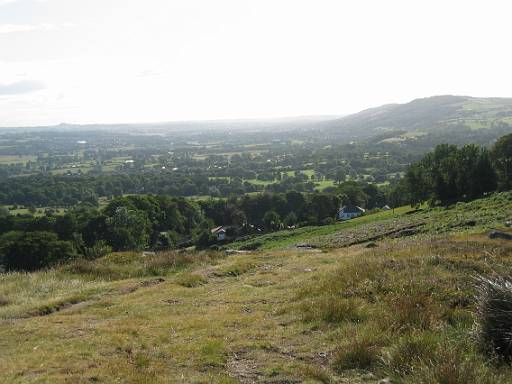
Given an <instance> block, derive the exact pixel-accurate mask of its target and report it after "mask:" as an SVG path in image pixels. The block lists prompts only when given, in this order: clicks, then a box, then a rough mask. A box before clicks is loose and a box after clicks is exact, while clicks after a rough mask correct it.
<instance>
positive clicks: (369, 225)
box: [229, 193, 512, 250]
mask: <svg viewBox="0 0 512 384" xmlns="http://www.w3.org/2000/svg"><path fill="white" fill-rule="evenodd" d="M509 218H512V193H500V194H496V195H493V196H491V197H488V198H484V199H479V200H475V201H472V202H470V203H458V204H456V205H454V206H451V207H448V208H434V209H428V208H427V207H426V206H424V207H422V210H419V211H413V210H412V209H411V208H410V207H401V208H397V209H395V210H394V211H383V212H379V213H375V214H371V215H366V216H361V217H358V218H355V219H352V220H349V221H346V222H341V223H336V224H332V225H326V226H322V227H304V228H299V229H295V230H284V231H279V232H274V233H270V234H266V235H263V236H259V237H255V238H252V239H249V240H245V241H240V242H236V243H232V244H230V245H229V247H231V248H234V249H260V250H270V249H282V248H288V247H291V246H294V245H296V244H300V243H307V244H310V245H313V246H317V247H320V248H332V247H340V246H346V245H350V244H352V243H353V242H354V240H364V239H366V238H368V239H370V238H372V237H374V236H376V235H379V233H381V232H382V233H385V232H386V231H387V230H389V231H392V230H394V229H396V228H400V227H407V226H408V225H414V224H418V223H424V225H422V226H421V227H419V228H418V229H419V231H420V232H424V233H436V234H440V233H449V232H453V231H456V232H460V231H469V232H478V231H482V230H487V229H490V228H493V227H495V226H500V225H502V224H503V222H504V221H505V220H506V219H509ZM470 221H475V223H474V225H473V223H471V225H470V224H469V222H470Z"/></svg>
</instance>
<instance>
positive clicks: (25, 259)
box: [0, 231, 75, 271]
mask: <svg viewBox="0 0 512 384" xmlns="http://www.w3.org/2000/svg"><path fill="white" fill-rule="evenodd" d="M74 256H75V252H74V250H73V246H72V245H71V243H70V242H68V241H61V240H59V239H58V237H57V235H56V234H55V233H50V232H39V231H38V232H21V231H12V232H7V233H5V234H3V235H2V236H1V237H0V265H2V266H3V267H4V268H5V269H6V270H8V271H34V270H37V269H41V268H45V267H48V266H51V265H53V264H56V263H57V262H61V261H65V260H69V259H71V258H72V257H74Z"/></svg>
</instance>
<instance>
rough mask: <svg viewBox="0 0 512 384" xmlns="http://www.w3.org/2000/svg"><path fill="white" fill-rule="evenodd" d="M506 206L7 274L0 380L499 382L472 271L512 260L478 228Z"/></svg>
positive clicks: (509, 247) (425, 213) (510, 203)
mask: <svg viewBox="0 0 512 384" xmlns="http://www.w3.org/2000/svg"><path fill="white" fill-rule="evenodd" d="M511 214H512V193H501V194H495V195H492V196H490V197H487V198H484V199H480V200H475V201H473V202H471V203H459V204H457V205H455V206H452V207H449V208H435V209H427V208H426V207H422V209H421V210H417V211H413V210H411V209H410V208H407V207H403V208H400V209H398V210H396V211H395V212H393V211H387V212H383V213H378V214H375V215H368V216H364V217H361V218H358V219H355V220H352V221H349V222H346V223H341V224H334V225H332V226H325V227H309V228H303V229H299V230H297V231H295V233H293V232H292V231H287V232H278V233H274V234H272V235H268V236H269V237H262V238H261V239H259V240H262V241H263V242H262V243H261V246H260V247H259V248H262V249H263V250H256V251H245V252H242V251H239V252H236V251H230V252H194V251H186V252H163V253H157V254H156V255H146V256H143V255H141V254H140V253H132V252H125V253H114V254H111V255H108V256H106V257H104V258H101V259H98V260H95V261H86V260H77V261H72V262H70V263H68V264H64V265H62V266H58V267H56V268H53V269H50V270H48V271H41V272H33V273H28V274H26V273H9V274H4V275H1V277H0V302H1V304H0V318H1V320H0V322H1V326H0V347H1V348H0V377H1V378H2V382H5V383H35V382H53V383H59V382H74V383H90V382H104V383H110V382H124V383H168V382H187V383H299V382H306V383H345V382H350V383H377V382H378V381H379V380H381V379H384V378H391V380H393V382H403V383H438V382H443V383H444V382H450V383H455V384H458V383H468V382H475V383H476V382H479V383H509V382H510V380H509V379H507V378H510V373H511V372H510V369H509V368H506V367H497V366H494V365H492V364H490V363H489V360H488V359H487V358H486V356H485V355H484V354H482V352H481V351H480V350H479V349H478V347H477V345H476V344H475V341H474V339H473V330H472V329H473V322H474V316H473V314H474V312H475V301H474V295H475V281H474V280H473V277H474V276H476V275H477V274H482V275H491V274H494V273H505V272H506V271H509V270H510V267H511V266H512V262H511V260H512V259H511V257H512V244H511V243H509V242H506V241H504V240H499V239H496V240H491V239H488V238H487V236H486V232H487V230H488V229H490V228H494V227H501V226H503V223H504V221H505V220H506V219H508V218H509V217H510V215H511ZM411 224H414V226H411ZM412 229H414V230H412ZM377 230H378V231H380V232H377ZM407 230H409V231H407ZM404 231H406V232H404ZM270 236H274V238H273V239H272V238H270ZM305 242H306V243H308V244H309V245H310V247H309V248H306V247H304V246H301V247H299V248H297V244H298V243H305ZM243 245H245V248H248V247H247V245H248V244H247V243H245V244H242V243H240V244H238V246H239V248H244V247H243ZM253 248H258V247H253Z"/></svg>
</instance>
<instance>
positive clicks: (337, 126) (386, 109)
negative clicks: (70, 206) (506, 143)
mask: <svg viewBox="0 0 512 384" xmlns="http://www.w3.org/2000/svg"><path fill="white" fill-rule="evenodd" d="M511 122H512V98H479V97H469V96H451V95H445V96H432V97H427V98H421V99H416V100H413V101H411V102H409V103H406V104H388V105H383V106H380V107H376V108H370V109H366V110H364V111H362V112H359V113H356V114H352V115H349V116H346V117H343V118H340V119H335V120H332V121H330V122H329V123H328V125H329V126H328V128H327V129H328V130H329V131H333V132H337V133H340V132H343V133H345V134H350V135H356V136H360V137H368V136H372V135H376V134H379V133H383V132H386V131H402V130H403V131H406V132H419V133H439V132H441V131H442V130H447V129H448V130H449V129H457V128H459V129H460V128H461V127H467V128H470V129H489V128H499V127H501V126H502V125H503V124H507V125H508V124H510V123H511Z"/></svg>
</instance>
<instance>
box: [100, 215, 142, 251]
mask: <svg viewBox="0 0 512 384" xmlns="http://www.w3.org/2000/svg"><path fill="white" fill-rule="evenodd" d="M106 224H107V234H106V237H107V241H108V242H109V244H110V245H111V246H112V248H113V249H114V250H115V251H128V250H135V249H142V248H144V247H145V246H146V245H147V242H148V221H147V218H146V217H145V216H144V215H143V214H142V213H141V212H138V211H135V210H131V209H128V208H126V207H118V208H117V209H116V211H115V213H114V215H113V216H109V217H108V218H107V220H106Z"/></svg>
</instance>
